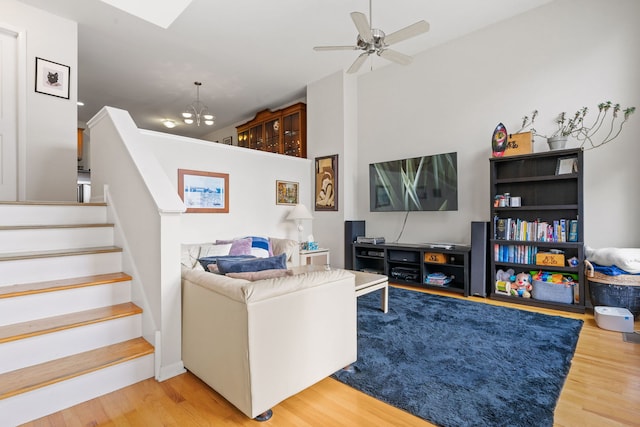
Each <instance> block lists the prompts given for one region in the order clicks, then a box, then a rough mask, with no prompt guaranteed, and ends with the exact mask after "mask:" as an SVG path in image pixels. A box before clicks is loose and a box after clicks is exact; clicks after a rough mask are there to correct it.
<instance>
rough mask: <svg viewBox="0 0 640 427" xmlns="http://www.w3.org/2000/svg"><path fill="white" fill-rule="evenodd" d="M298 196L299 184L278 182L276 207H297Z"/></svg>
mask: <svg viewBox="0 0 640 427" xmlns="http://www.w3.org/2000/svg"><path fill="white" fill-rule="evenodd" d="M298 194H299V190H298V183H297V182H290V181H276V205H297V204H298Z"/></svg>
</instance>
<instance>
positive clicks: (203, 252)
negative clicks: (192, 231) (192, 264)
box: [198, 243, 231, 258]
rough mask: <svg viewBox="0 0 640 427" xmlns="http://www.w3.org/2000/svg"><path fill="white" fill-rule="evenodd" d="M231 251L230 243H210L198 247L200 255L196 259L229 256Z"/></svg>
mask: <svg viewBox="0 0 640 427" xmlns="http://www.w3.org/2000/svg"><path fill="white" fill-rule="evenodd" d="M230 251H231V243H224V244H219V243H211V244H207V245H201V246H200V254H199V256H198V258H204V257H210V256H223V255H229V252H230Z"/></svg>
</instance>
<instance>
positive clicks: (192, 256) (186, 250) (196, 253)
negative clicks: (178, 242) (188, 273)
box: [180, 243, 231, 270]
mask: <svg viewBox="0 0 640 427" xmlns="http://www.w3.org/2000/svg"><path fill="white" fill-rule="evenodd" d="M230 249H231V243H227V244H217V243H197V244H183V245H182V252H181V258H180V262H181V263H182V265H183V266H185V267H186V268H195V269H197V270H201V269H202V268H201V265H202V264H201V263H198V260H199V259H200V258H203V257H209V256H220V255H228V254H229V250H230ZM203 268H205V269H206V267H203Z"/></svg>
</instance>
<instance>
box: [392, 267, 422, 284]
mask: <svg viewBox="0 0 640 427" xmlns="http://www.w3.org/2000/svg"><path fill="white" fill-rule="evenodd" d="M419 275H420V271H419V270H418V269H416V268H410V267H393V268H392V269H391V277H393V278H396V279H400V280H407V281H412V280H418V276H419Z"/></svg>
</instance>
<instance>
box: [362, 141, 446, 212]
mask: <svg viewBox="0 0 640 427" xmlns="http://www.w3.org/2000/svg"><path fill="white" fill-rule="evenodd" d="M369 210H370V211H371V212H396V211H457V210H458V164H457V153H445V154H435V155H431V156H422V157H413V158H410V159H402V160H391V161H387V162H379V163H371V164H369Z"/></svg>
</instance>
